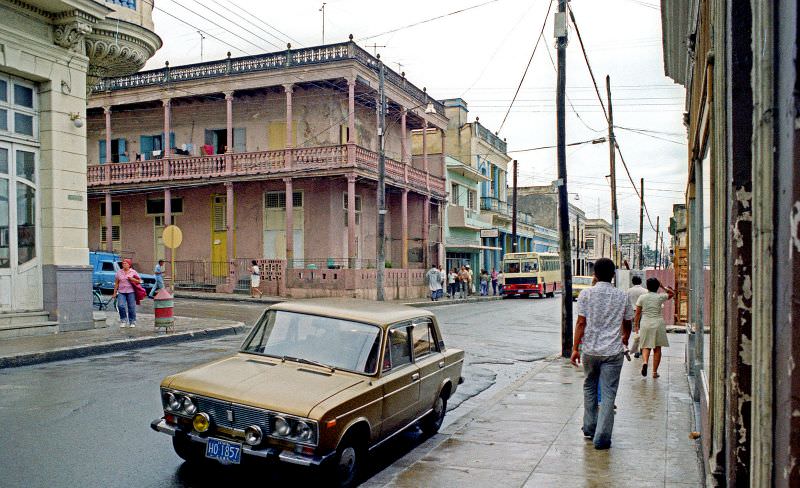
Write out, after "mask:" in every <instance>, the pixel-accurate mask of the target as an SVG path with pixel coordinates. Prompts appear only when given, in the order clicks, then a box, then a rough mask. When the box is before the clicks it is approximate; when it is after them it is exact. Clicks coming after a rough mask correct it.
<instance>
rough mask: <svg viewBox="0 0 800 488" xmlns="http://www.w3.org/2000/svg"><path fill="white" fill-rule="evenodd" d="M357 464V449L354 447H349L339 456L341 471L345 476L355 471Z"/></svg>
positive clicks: (347, 476)
mask: <svg viewBox="0 0 800 488" xmlns="http://www.w3.org/2000/svg"><path fill="white" fill-rule="evenodd" d="M355 465H356V450H355V449H354V448H352V447H347V448H345V449H344V450H343V451H342V454H341V456H339V472H340V473H341V474H342V477H343V478H349V477H350V475H351V474H352V473H353V469H354V468H355Z"/></svg>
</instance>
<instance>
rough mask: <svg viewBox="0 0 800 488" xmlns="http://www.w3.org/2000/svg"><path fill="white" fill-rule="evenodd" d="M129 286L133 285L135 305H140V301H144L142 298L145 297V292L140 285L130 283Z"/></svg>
mask: <svg viewBox="0 0 800 488" xmlns="http://www.w3.org/2000/svg"><path fill="white" fill-rule="evenodd" d="M131 285H133V293H134V294H135V295H134V296H135V297H136V305H140V304H141V303H142V300H144V297H146V296H147V291H145V289H144V287H142V285H140V284H139V283H134V282H132V281H131Z"/></svg>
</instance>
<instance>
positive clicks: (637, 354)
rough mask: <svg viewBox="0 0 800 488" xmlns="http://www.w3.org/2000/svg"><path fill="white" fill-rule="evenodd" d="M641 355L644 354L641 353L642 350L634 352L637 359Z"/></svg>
mask: <svg viewBox="0 0 800 488" xmlns="http://www.w3.org/2000/svg"><path fill="white" fill-rule="evenodd" d="M641 356H642V353H640V352H636V353H634V354H633V357H635V358H636V359H639V358H640V357H641Z"/></svg>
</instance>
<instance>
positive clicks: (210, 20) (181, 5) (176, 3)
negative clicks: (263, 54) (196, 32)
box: [153, 0, 264, 51]
mask: <svg viewBox="0 0 800 488" xmlns="http://www.w3.org/2000/svg"><path fill="white" fill-rule="evenodd" d="M171 1H172V3H174V4H175V5H178V6H179V7H181V8H183V9H184V10H188V11H189V12H191V13H193V14H194V15H196V16H198V17H200V18H201V19H203V20H205V21H206V22H210V23H212V24H214V25H215V26H217V27H219V28H221V29H225V30H226V31H227V32H229V33H231V34H233V35H234V36H236V37H238V38H239V39H241V40H243V41H244V42H246V43H248V44H250V45H252V46H255V47H256V49H259V50H262V51H263V50H264V48H263V47H261V46H259V45H258V44H256V43H255V42H253V41H251V40H249V39H247V38H246V37H242V36H241V35H239V34H237V33H235V32H233V31H232V30H230V29H226V28H225V27H223V26H221V25H219V24H218V23H217V22H215V21H214V20H212V19H209V18H208V17H206V16H204V15H201V14H198V13H197V12H195V11H194V10H192V9H190V8H189V7H187V6H186V5H184V4H182V3H180V2H179V1H178V0H171ZM200 5H201V6H203V7H205V5H203V4H200ZM153 7H154V8H155V5H154V6H153ZM205 8H207V9H208V7H205ZM209 10H211V9H209ZM212 12H213V10H212ZM226 20H227V19H226ZM228 22H231V21H230V20H228ZM231 23H232V24H233V25H235V26H236V27H239V28H241V29H242V30H247V29H244V28H242V26H240V25H239V24H237V23H235V22H231ZM248 32H249V31H248Z"/></svg>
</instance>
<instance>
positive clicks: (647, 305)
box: [633, 278, 675, 378]
mask: <svg viewBox="0 0 800 488" xmlns="http://www.w3.org/2000/svg"><path fill="white" fill-rule="evenodd" d="M661 289H663V290H664V291H666V293H659V292H658V291H659V290H661ZM647 291H648V293H645V294H644V295H642V296H640V297H639V299H638V300H637V301H636V316H635V317H634V318H633V321H634V331H635V332H636V333H637V334H639V348H640V349H641V350H642V376H647V363H648V361H649V359H650V351H651V350H652V351H653V378H658V365H659V364H661V348H662V347H669V339H667V328H666V326H665V325H664V315H663V312H662V307H663V306H664V302H666V301H667V300H669V299H670V298H672V297H673V296H675V291H674V290H673V289H672V288H664V287H662V286H661V282H659V281H658V280H657V279H656V278H648V279H647Z"/></svg>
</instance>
